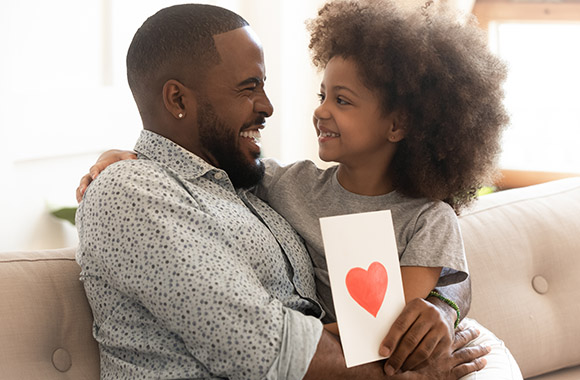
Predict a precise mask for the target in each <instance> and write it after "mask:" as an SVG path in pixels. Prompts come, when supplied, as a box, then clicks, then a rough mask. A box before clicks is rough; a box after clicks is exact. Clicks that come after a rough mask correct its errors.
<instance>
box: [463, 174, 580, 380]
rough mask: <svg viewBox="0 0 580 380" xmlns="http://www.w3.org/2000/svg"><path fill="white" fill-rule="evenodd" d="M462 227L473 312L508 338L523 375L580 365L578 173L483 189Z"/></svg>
mask: <svg viewBox="0 0 580 380" xmlns="http://www.w3.org/2000/svg"><path fill="white" fill-rule="evenodd" d="M460 225H461V229H462V232H463V238H464V242H465V249H466V253H467V259H468V263H469V269H470V273H471V279H472V286H473V301H472V306H471V312H470V313H469V316H470V317H473V318H475V319H477V320H478V321H479V322H480V323H482V324H483V325H484V326H486V327H488V328H489V329H490V330H492V331H493V332H494V333H496V335H498V337H500V338H501V339H503V340H504V341H505V342H506V344H507V346H508V347H509V349H510V350H511V351H512V353H513V355H514V357H515V358H516V360H517V362H518V364H519V365H520V367H521V369H522V373H523V375H524V377H529V376H535V375H538V374H543V373H546V372H549V371H552V370H555V369H558V368H564V367H568V366H573V365H580V344H579V338H580V323H578V320H577V317H578V315H580V178H571V179H566V180H560V181H554V182H549V183H545V184H541V185H536V186H530V187H526V188H521V189H515V190H507V191H502V192H498V193H495V194H490V195H485V196H483V197H481V198H480V200H479V201H478V202H477V204H476V206H475V208H474V209H472V210H471V211H470V212H468V213H466V214H465V215H463V216H462V217H461V218H460Z"/></svg>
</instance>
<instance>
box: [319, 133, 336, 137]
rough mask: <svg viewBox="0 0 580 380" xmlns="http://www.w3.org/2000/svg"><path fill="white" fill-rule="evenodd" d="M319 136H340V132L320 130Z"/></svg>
mask: <svg viewBox="0 0 580 380" xmlns="http://www.w3.org/2000/svg"><path fill="white" fill-rule="evenodd" d="M320 137H340V134H338V133H334V132H320Z"/></svg>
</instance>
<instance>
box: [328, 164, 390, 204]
mask: <svg viewBox="0 0 580 380" xmlns="http://www.w3.org/2000/svg"><path fill="white" fill-rule="evenodd" d="M392 178H393V176H392V173H391V170H389V166H388V165H387V167H385V168H382V169H381V170H377V168H376V167H374V166H372V165H366V166H362V167H356V168H355V167H352V166H350V167H349V166H347V165H345V164H339V166H338V173H337V179H338V182H339V183H340V185H341V186H342V187H343V188H345V189H346V190H348V191H350V192H351V193H354V194H359V195H368V196H377V195H384V194H388V193H390V192H391V191H393V190H394V189H395V188H394V186H393V180H392Z"/></svg>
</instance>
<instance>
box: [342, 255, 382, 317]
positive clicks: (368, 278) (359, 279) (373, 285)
mask: <svg viewBox="0 0 580 380" xmlns="http://www.w3.org/2000/svg"><path fill="white" fill-rule="evenodd" d="M345 282H346V288H347V289H348V293H349V294H350V296H351V297H352V299H353V300H355V301H356V303H358V304H359V305H361V306H362V307H363V309H365V310H366V311H368V312H369V313H371V315H372V316H373V317H375V318H376V317H377V314H378V312H379V310H380V309H381V306H382V305H383V300H384V299H385V293H386V292H387V286H388V284H389V276H388V275H387V270H386V269H385V267H384V266H383V264H381V263H379V262H376V261H375V262H373V263H372V264H371V265H369V269H368V270H364V269H363V268H352V269H351V270H349V271H348V273H347V274H346V279H345Z"/></svg>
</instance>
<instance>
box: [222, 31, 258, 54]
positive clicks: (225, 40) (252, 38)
mask: <svg viewBox="0 0 580 380" xmlns="http://www.w3.org/2000/svg"><path fill="white" fill-rule="evenodd" d="M213 40H214V42H215V44H216V47H218V50H219V46H224V45H226V46H229V47H231V46H235V45H237V44H239V43H243V42H244V41H245V42H246V43H251V44H253V45H256V46H258V47H260V49H261V48H262V43H261V42H260V38H259V37H258V35H257V34H256V32H255V31H254V29H252V28H251V27H249V26H244V27H241V28H237V29H234V30H230V31H228V32H224V33H220V34H215V35H214V36H213Z"/></svg>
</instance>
